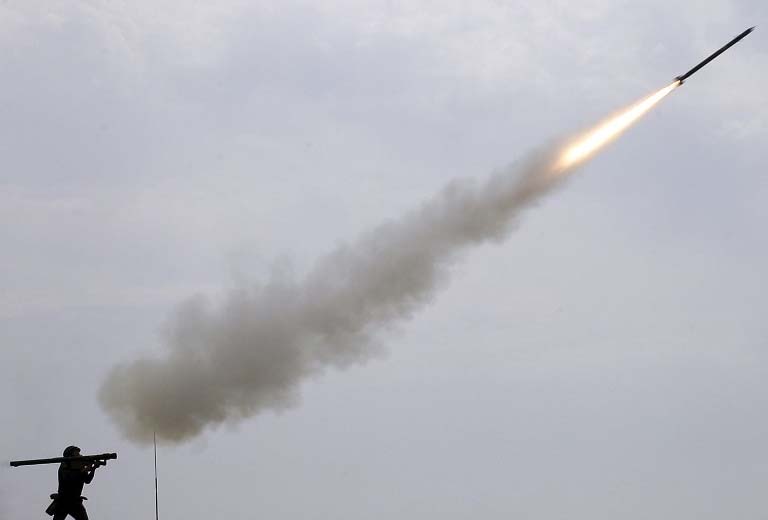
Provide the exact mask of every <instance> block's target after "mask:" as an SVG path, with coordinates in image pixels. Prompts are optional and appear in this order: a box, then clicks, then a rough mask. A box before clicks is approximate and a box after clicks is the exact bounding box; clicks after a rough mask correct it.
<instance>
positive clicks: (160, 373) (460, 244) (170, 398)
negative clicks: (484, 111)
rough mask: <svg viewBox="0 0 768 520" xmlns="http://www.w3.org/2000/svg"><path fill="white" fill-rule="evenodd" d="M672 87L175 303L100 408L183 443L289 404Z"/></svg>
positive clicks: (103, 395)
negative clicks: (273, 276)
mask: <svg viewBox="0 0 768 520" xmlns="http://www.w3.org/2000/svg"><path fill="white" fill-rule="evenodd" d="M678 84H679V83H678V82H677V81H676V82H675V83H673V84H671V85H669V86H667V87H665V88H663V89H661V90H659V91H658V92H655V93H654V94H651V95H650V96H648V97H646V98H644V99H642V100H641V101H639V102H638V103H635V104H634V105H632V106H630V107H629V108H627V109H625V110H623V111H621V112H620V113H618V114H616V115H614V116H612V117H611V118H609V119H607V120H606V121H604V122H602V123H600V124H599V125H597V126H596V127H595V128H593V129H591V130H588V131H587V132H585V133H583V134H581V135H580V136H577V137H576V138H575V139H573V140H571V141H569V142H567V143H566V145H565V146H563V145H561V144H556V145H552V146H549V147H547V148H545V149H543V150H541V151H539V152H536V153H532V154H529V155H528V157H527V158H526V159H524V160H522V161H520V162H518V163H517V164H514V165H512V166H510V167H509V168H506V169H504V170H502V171H499V172H497V173H496V174H494V175H492V176H491V177H490V178H489V179H487V180H486V181H485V182H483V183H477V182H472V181H464V182H452V183H450V184H449V185H448V186H447V187H445V188H444V189H443V190H442V191H441V192H440V193H438V194H437V195H436V196H435V197H433V198H432V199H431V200H429V201H427V202H426V203H424V204H423V205H422V206H421V207H419V208H417V209H416V210H414V211H412V212H410V213H407V214H406V215H404V216H402V217H400V218H399V219H397V220H394V221H391V222H388V223H385V224H383V225H381V226H379V227H378V228H375V229H373V230H372V231H370V232H369V233H367V234H365V235H363V236H362V237H360V238H359V239H358V240H357V241H356V242H354V243H353V244H351V245H348V246H341V247H339V248H337V249H336V250H335V251H333V252H331V253H330V254H328V255H327V256H325V257H324V258H322V259H320V261H319V262H318V263H317V264H316V266H315V268H314V269H313V270H312V271H310V272H309V273H308V274H307V275H306V276H305V277H304V278H303V279H302V280H299V281H285V280H283V279H281V280H273V281H270V282H268V283H267V284H265V285H264V286H262V287H258V288H253V287H242V288H240V289H238V290H236V291H234V292H233V293H232V294H230V295H229V297H228V298H227V300H226V303H225V304H224V305H223V306H221V308H218V309H216V308H213V309H212V308H210V306H207V305H205V304H204V303H201V302H200V301H193V302H191V303H188V304H186V305H184V306H182V307H181V309H180V311H179V312H178V315H177V316H176V319H175V321H174V323H173V327H172V330H171V334H170V335H169V336H168V338H167V345H166V346H167V350H166V351H165V355H164V356H163V357H160V358H156V359H140V360H137V361H134V362H133V363H129V364H123V365H120V366H117V367H115V368H114V369H113V371H112V372H111V373H110V374H109V376H108V378H107V380H106V381H105V382H104V384H103V386H102V388H101V391H100V395H99V398H100V401H101V404H102V407H103V408H104V409H105V410H106V411H107V413H108V414H109V415H111V416H112V418H113V419H114V421H115V422H116V423H117V425H118V426H119V427H120V429H121V430H122V431H123V433H124V434H125V435H126V436H127V437H128V438H130V439H132V440H134V441H136V442H140V443H144V444H150V443H152V442H153V436H154V433H155V432H156V433H157V439H158V440H159V441H170V442H182V441H186V440H190V439H192V438H193V437H195V436H197V435H199V434H201V433H202V432H203V431H205V430H207V429H210V428H213V427H216V426H219V425H221V424H223V423H234V422H238V421H241V420H244V419H245V418H247V417H251V416H254V415H256V414H258V413H260V412H262V411H265V410H276V409H282V408H286V407H288V406H291V405H293V404H295V403H296V401H297V395H298V392H299V389H300V386H301V384H302V382H303V381H304V380H306V379H307V378H309V377H312V376H314V375H317V374H320V373H322V372H323V371H325V370H326V369H327V368H331V367H347V366H349V365H351V364H355V363H363V362H365V361H366V360H368V359H369V358H370V357H371V356H372V355H373V354H375V353H376V352H377V351H378V349H377V340H379V338H380V336H381V335H382V334H383V333H385V332H386V331H387V330H389V329H391V328H392V327H393V326H396V325H397V324H398V323H400V322H403V321H405V320H408V319H409V318H411V316H412V315H413V314H414V313H415V312H416V311H417V310H419V309H420V308H422V307H424V306H426V305H427V304H428V303H429V302H430V301H431V300H432V298H433V297H434V295H435V293H436V292H437V290H438V289H440V288H441V287H442V286H443V282H444V281H445V280H446V278H447V275H448V272H449V268H450V266H451V264H452V263H453V262H454V261H455V260H456V259H457V257H458V256H459V255H460V254H461V253H462V252H464V251H466V250H467V249H469V248H470V247H471V246H475V245H478V244H481V243H486V242H500V241H501V240H503V239H504V238H505V237H506V236H507V235H508V234H509V232H510V230H511V229H512V227H513V225H514V223H515V220H516V217H517V216H518V215H519V214H520V213H521V211H522V210H524V209H525V208H526V207H528V206H529V205H531V204H532V203H534V202H535V201H536V200H538V199H539V198H540V197H542V196H543V195H545V194H546V193H548V192H549V191H551V190H552V189H553V188H554V187H556V186H557V185H558V184H559V183H560V182H561V181H562V180H563V179H564V178H565V177H566V173H569V172H570V171H572V170H574V169H575V168H576V167H578V166H580V165H582V164H584V163H585V162H586V161H587V160H588V159H589V158H590V157H592V156H593V155H594V154H595V153H597V152H598V151H599V150H600V149H602V147H603V146H605V144H607V143H609V142H610V141H611V140H613V139H615V138H616V137H618V136H619V135H621V133H622V132H623V131H624V130H626V129H627V128H628V127H629V126H631V125H632V124H633V123H634V122H636V121H637V120H638V119H639V118H640V117H641V116H642V115H643V114H645V113H647V112H648V110H650V109H651V108H652V107H653V106H654V105H655V104H656V103H658V102H659V101H660V100H661V99H663V98H664V97H665V96H666V95H667V94H669V93H670V92H671V91H672V90H674V88H675V87H677V85H678Z"/></svg>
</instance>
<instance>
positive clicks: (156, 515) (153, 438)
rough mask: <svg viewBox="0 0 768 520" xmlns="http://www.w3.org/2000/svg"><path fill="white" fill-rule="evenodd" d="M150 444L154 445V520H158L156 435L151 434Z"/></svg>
mask: <svg viewBox="0 0 768 520" xmlns="http://www.w3.org/2000/svg"><path fill="white" fill-rule="evenodd" d="M152 443H153V444H154V445H155V520H160V515H159V514H158V508H157V434H156V433H155V432H152Z"/></svg>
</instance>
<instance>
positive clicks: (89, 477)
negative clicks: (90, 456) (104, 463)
mask: <svg viewBox="0 0 768 520" xmlns="http://www.w3.org/2000/svg"><path fill="white" fill-rule="evenodd" d="M95 473H96V468H91V469H90V470H89V471H86V472H85V479H84V480H85V483H86V484H90V483H91V481H92V480H93V476H94V474H95Z"/></svg>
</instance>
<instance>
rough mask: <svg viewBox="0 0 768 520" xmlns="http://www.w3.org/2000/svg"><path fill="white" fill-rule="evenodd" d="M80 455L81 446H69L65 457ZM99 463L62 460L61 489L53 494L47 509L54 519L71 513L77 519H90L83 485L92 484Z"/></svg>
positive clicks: (61, 518) (59, 518) (57, 519)
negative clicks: (85, 504)
mask: <svg viewBox="0 0 768 520" xmlns="http://www.w3.org/2000/svg"><path fill="white" fill-rule="evenodd" d="M78 456H80V448H78V447H77V446H68V447H67V448H66V449H65V450H64V457H78ZM98 465H99V464H98V463H93V462H87V463H83V462H80V461H69V462H62V463H61V465H60V466H59V491H58V493H55V494H53V495H51V498H52V499H53V502H52V503H51V505H50V506H48V509H46V510H45V512H46V513H48V514H49V515H50V516H52V517H53V520H64V519H65V518H66V517H67V515H70V516H71V517H72V518H74V519H75V520H88V513H87V512H86V510H85V506H84V505H83V500H87V498H86V497H84V496H81V494H82V492H83V486H84V485H85V484H90V483H91V481H92V480H93V475H94V472H95V471H96V467H97V466H98Z"/></svg>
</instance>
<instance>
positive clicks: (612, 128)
mask: <svg viewBox="0 0 768 520" xmlns="http://www.w3.org/2000/svg"><path fill="white" fill-rule="evenodd" d="M680 84H681V82H680V81H679V80H675V81H674V82H672V83H671V84H669V85H667V86H666V87H664V88H662V89H659V90H658V91H656V92H654V93H653V94H651V95H650V96H648V97H645V98H643V99H641V100H640V101H638V102H637V103H635V104H633V105H631V106H630V107H628V108H626V109H624V110H622V111H620V112H618V113H616V114H614V115H613V116H611V117H609V118H608V119H606V120H604V121H603V122H602V123H600V124H598V125H597V126H595V127H594V128H591V129H590V130H587V131H586V132H584V133H583V134H582V135H579V136H577V137H576V138H575V139H574V140H573V141H572V142H570V143H569V144H568V145H567V147H566V148H565V150H563V153H562V155H561V156H560V158H559V160H558V162H557V164H556V169H557V170H567V169H569V168H571V167H573V166H576V165H578V164H580V163H581V162H583V161H585V160H586V159H589V158H590V157H592V156H593V155H594V154H595V153H596V152H597V151H599V150H600V149H601V148H602V147H604V146H605V145H606V144H608V143H610V142H612V141H614V140H615V139H616V138H618V137H619V136H620V135H621V134H622V133H623V132H624V131H625V130H626V129H627V128H629V127H630V126H632V125H633V124H634V123H635V122H636V121H637V120H638V119H640V118H641V117H642V116H643V115H645V114H646V113H647V112H648V111H649V110H650V109H652V108H653V107H654V106H655V105H656V104H657V103H658V102H659V101H661V100H662V99H664V98H665V97H666V96H667V95H668V94H669V93H670V92H672V91H673V90H674V89H676V88H677V87H678V86H679V85H680Z"/></svg>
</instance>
